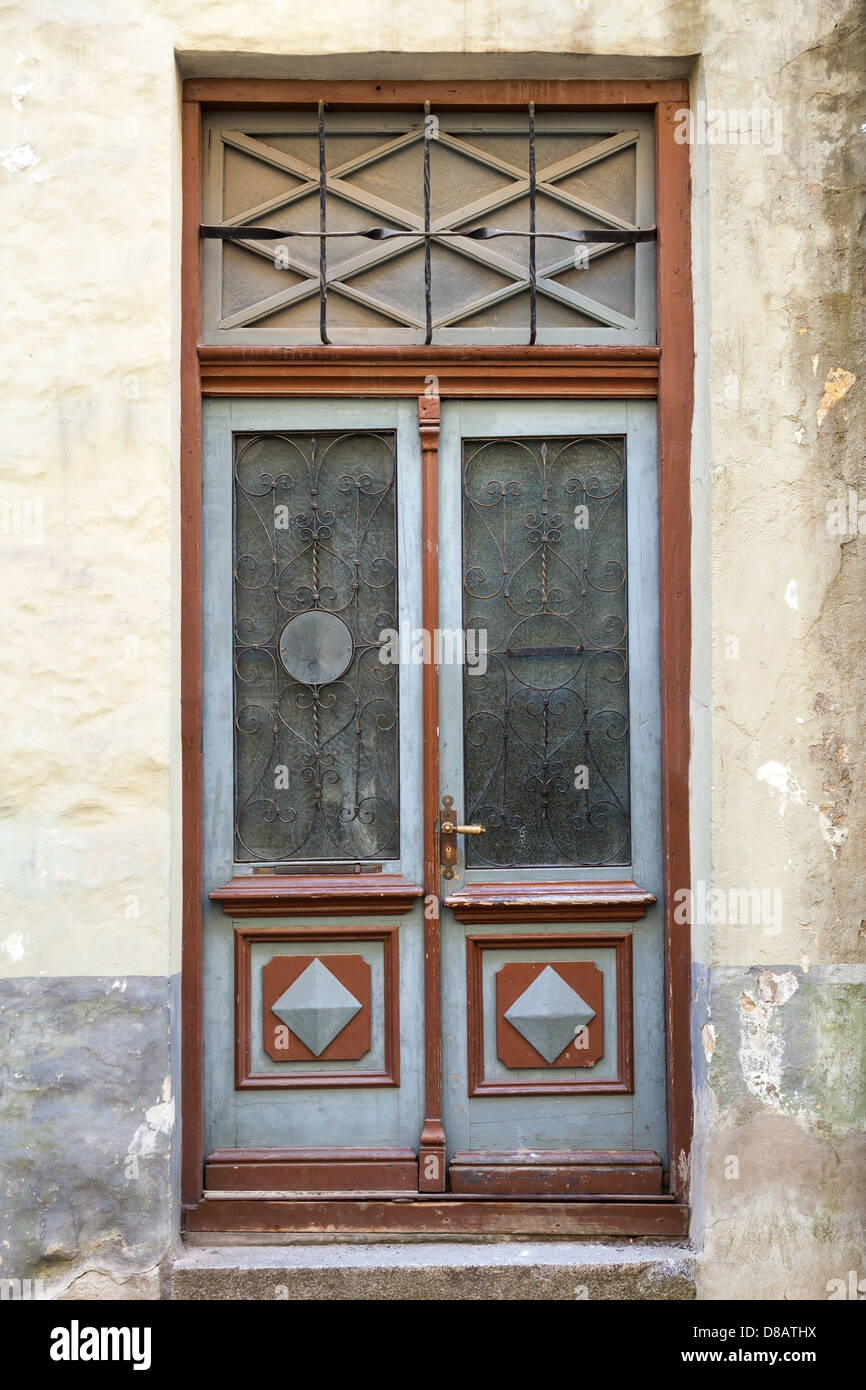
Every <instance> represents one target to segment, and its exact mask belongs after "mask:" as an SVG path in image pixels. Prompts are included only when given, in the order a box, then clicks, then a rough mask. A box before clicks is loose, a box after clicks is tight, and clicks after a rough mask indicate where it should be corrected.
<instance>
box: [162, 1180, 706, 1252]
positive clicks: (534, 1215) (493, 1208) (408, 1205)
mask: <svg viewBox="0 0 866 1390" xmlns="http://www.w3.org/2000/svg"><path fill="white" fill-rule="evenodd" d="M688 1228H689V1209H688V1207H687V1206H685V1205H681V1204H679V1203H676V1202H674V1201H672V1200H671V1199H670V1198H665V1197H645V1198H640V1197H634V1196H632V1197H627V1198H625V1199H623V1200H620V1201H618V1200H616V1199H611V1198H603V1199H597V1198H593V1197H580V1196H573V1197H563V1198H559V1199H558V1200H555V1201H551V1200H550V1199H549V1198H545V1197H538V1198H535V1199H533V1198H531V1197H523V1198H521V1199H519V1200H517V1201H505V1200H503V1199H502V1198H501V1197H497V1196H490V1197H484V1196H479V1194H477V1193H474V1194H472V1195H471V1196H469V1195H463V1194H460V1193H448V1194H447V1195H443V1194H441V1193H439V1194H437V1193H428V1194H424V1193H418V1195H417V1196H416V1197H414V1198H412V1199H408V1198H407V1197H406V1196H402V1197H401V1199H400V1200H399V1201H393V1200H388V1199H386V1198H382V1199H378V1200H377V1199H376V1198H373V1199H372V1200H371V1199H369V1198H363V1199H359V1198H357V1197H355V1196H353V1195H351V1194H349V1195H347V1196H345V1197H337V1196H336V1194H332V1195H331V1196H330V1197H321V1196H312V1197H298V1196H295V1197H290V1198H273V1197H271V1198H269V1197H251V1196H249V1195H247V1194H244V1193H242V1192H238V1193H237V1194H232V1195H227V1194H222V1195H220V1196H213V1197H211V1196H207V1197H205V1198H204V1199H203V1200H202V1201H200V1202H199V1203H197V1204H196V1205H195V1206H193V1207H190V1208H188V1209H187V1212H186V1229H187V1230H188V1231H211V1232H218V1231H223V1232H226V1233H228V1232H230V1231H296V1232H300V1231H333V1230H338V1231H354V1232H357V1233H359V1234H360V1233H361V1232H368V1233H370V1234H381V1233H387V1234H390V1235H442V1234H443V1232H447V1233H449V1234H452V1233H459V1234H461V1235H506V1236H514V1237H516V1238H518V1239H521V1238H524V1237H530V1236H537V1237H539V1238H545V1239H549V1238H551V1237H557V1236H649V1237H653V1238H655V1239H657V1240H662V1239H666V1238H669V1239H677V1238H682V1237H684V1236H686V1235H688Z"/></svg>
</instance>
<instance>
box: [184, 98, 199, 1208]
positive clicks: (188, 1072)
mask: <svg viewBox="0 0 866 1390" xmlns="http://www.w3.org/2000/svg"><path fill="white" fill-rule="evenodd" d="M201 162H202V161H201V113H200V111H199V108H198V107H197V106H190V105H184V107H183V110H182V113H181V189H182V207H181V286H182V296H183V309H182V313H181V328H180V549H181V576H180V746H181V851H182V875H183V907H182V914H181V915H182V936H181V977H180V981H181V982H180V991H181V1017H182V1020H183V1024H182V1026H183V1044H182V1056H181V1094H182V1096H183V1124H182V1126H181V1133H182V1147H183V1152H182V1155H181V1181H180V1186H181V1200H182V1201H184V1202H191V1201H195V1200H196V1199H197V1198H198V1196H199V1194H200V1192H201V1189H202V1165H203V1159H204V1111H203V1071H202V1068H203V1059H202V1011H203V988H204V979H203V967H202V909H201V894H202V776H201V774H202V753H201V748H202V745H201V728H202V724H201V718H202V608H201V603H202V591H201V576H202V556H201V542H202V534H201V533H202V525H201V387H200V383H199V370H198V354H197V350H196V345H197V343H198V339H199V326H200V307H201V286H200V270H199V248H200V241H199V233H198V228H199V221H200V218H201V212H200V206H201Z"/></svg>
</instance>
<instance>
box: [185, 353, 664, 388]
mask: <svg viewBox="0 0 866 1390" xmlns="http://www.w3.org/2000/svg"><path fill="white" fill-rule="evenodd" d="M199 359H200V365H201V384H202V391H203V393H204V394H205V395H206V396H319V397H323V396H327V397H334V396H350V395H361V396H387V397H389V398H391V397H394V396H417V395H418V394H419V393H420V392H421V391H423V390H424V379H425V377H427V376H430V375H434V376H436V377H437V378H438V382H439V395H440V397H451V398H460V399H466V398H470V397H472V398H483V399H489V398H493V397H500V396H501V397H509V398H512V397H514V396H516V395H519V396H532V397H533V398H539V399H540V398H543V397H556V398H560V397H561V398H581V397H588V398H592V399H599V398H605V399H610V398H616V399H624V398H630V399H653V398H654V397H655V396H656V395H657V394H658V376H659V350H658V348H657V347H654V346H650V347H569V346H559V345H556V344H554V345H539V346H536V347H533V348H528V347H465V348H455V347H439V346H436V347H382V348H373V347H363V348H362V347H250V346H248V345H242V344H234V345H231V344H220V345H219V346H209V345H202V346H201V347H200V348H199Z"/></svg>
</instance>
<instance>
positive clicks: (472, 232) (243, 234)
mask: <svg viewBox="0 0 866 1390" xmlns="http://www.w3.org/2000/svg"><path fill="white" fill-rule="evenodd" d="M199 232H200V234H201V235H202V236H203V237H210V238H213V239H214V240H217V241H250V240H257V241H282V240H283V239H286V240H287V239H288V238H289V237H319V238H321V237H326V238H328V239H330V238H331V237H366V238H367V240H368V241H386V240H387V239H388V238H389V237H398V236H409V237H422V236H424V235H425V233H424V232H420V231H413V230H412V229H411V228H405V229H404V228H400V227H365V228H364V229H363V230H360V231H356V232H328V231H324V232H323V231H322V230H319V231H318V232H294V231H287V230H286V229H285V228H284V227H252V226H246V225H243V224H240V225H237V226H234V227H225V226H208V225H205V224H202V226H201V227H199ZM500 236H514V237H544V238H545V240H546V241H576V242H582V243H584V244H585V245H604V244H605V243H606V242H611V243H616V245H618V246H631V245H633V244H634V243H635V242H638V241H655V239H656V236H657V229H656V228H655V227H633V228H626V227H603V228H599V227H591V228H586V229H583V230H581V231H578V232H521V231H518V230H516V229H511V228H503V227H471V228H470V229H469V230H468V231H453V230H450V231H446V230H444V229H443V230H442V231H436V232H433V231H431V233H430V238H431V240H432V241H439V240H441V238H442V237H466V238H467V239H468V240H470V241H490V240H491V239H492V238H493V237H500Z"/></svg>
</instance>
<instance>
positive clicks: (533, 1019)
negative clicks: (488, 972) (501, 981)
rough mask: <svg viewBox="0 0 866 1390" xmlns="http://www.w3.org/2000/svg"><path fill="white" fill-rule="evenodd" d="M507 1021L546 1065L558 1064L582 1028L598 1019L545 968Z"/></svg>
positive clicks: (509, 1011) (575, 994) (560, 978)
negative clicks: (549, 1063) (562, 1054)
mask: <svg viewBox="0 0 866 1390" xmlns="http://www.w3.org/2000/svg"><path fill="white" fill-rule="evenodd" d="M505 1017H506V1018H507V1020H508V1022H509V1023H510V1024H511V1026H512V1027H513V1028H516V1029H517V1031H518V1033H520V1035H521V1037H524V1038H525V1039H526V1041H527V1042H528V1043H529V1044H530V1045H531V1046H532V1047H534V1048H535V1050H536V1052H539V1053H540V1054H541V1056H542V1057H543V1058H544V1060H545V1061H546V1062H551V1063H553V1062H555V1061H556V1059H557V1057H558V1056H559V1054H560V1053H561V1052H564V1051H565V1049H566V1047H568V1044H569V1043H570V1042H573V1041H574V1036H575V1034H576V1033H577V1031H578V1030H579V1029H580V1028H583V1027H585V1025H586V1024H588V1023H591V1022H592V1020H593V1019H594V1018H595V1009H592V1008H590V1006H589V1004H587V1002H586V1000H585V999H581V997H580V995H579V994H578V993H577V990H574V989H572V988H571V985H569V984H566V982H565V980H563V978H562V976H561V975H559V974H557V972H556V971H555V970H554V969H553V968H552V966H549V965H548V966H546V967H545V969H544V970H542V972H541V974H540V975H537V976H536V978H535V979H534V980H533V981H532V984H531V985H529V987H528V988H527V989H525V990H524V991H523V993H522V994H521V995H520V996H519V998H517V999H515V1001H514V1003H513V1004H512V1005H511V1008H510V1009H507V1010H506V1013H505Z"/></svg>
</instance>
